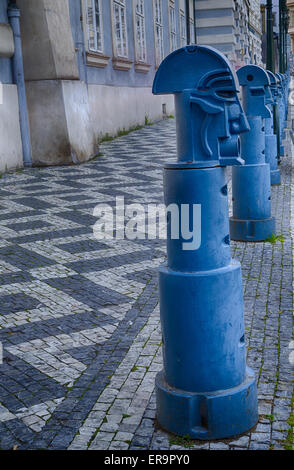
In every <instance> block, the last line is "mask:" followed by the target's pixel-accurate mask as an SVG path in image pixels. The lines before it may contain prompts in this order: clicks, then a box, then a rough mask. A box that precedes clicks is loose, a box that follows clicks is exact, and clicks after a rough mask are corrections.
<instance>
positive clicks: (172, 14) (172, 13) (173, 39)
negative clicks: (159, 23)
mask: <svg viewBox="0 0 294 470" xmlns="http://www.w3.org/2000/svg"><path fill="white" fill-rule="evenodd" d="M169 32H170V49H171V52H172V51H174V50H175V49H177V28H176V9H175V4H174V2H172V1H170V2H169Z"/></svg>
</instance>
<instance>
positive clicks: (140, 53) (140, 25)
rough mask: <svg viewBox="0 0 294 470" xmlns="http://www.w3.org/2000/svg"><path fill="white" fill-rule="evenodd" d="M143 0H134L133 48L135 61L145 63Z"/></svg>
mask: <svg viewBox="0 0 294 470" xmlns="http://www.w3.org/2000/svg"><path fill="white" fill-rule="evenodd" d="M144 3H145V2H144V0H135V46H136V60H137V61H138V62H144V63H146V61H147V53H146V35H145V12H144V6H145V5H144Z"/></svg>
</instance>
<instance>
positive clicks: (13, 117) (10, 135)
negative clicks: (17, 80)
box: [0, 85, 23, 172]
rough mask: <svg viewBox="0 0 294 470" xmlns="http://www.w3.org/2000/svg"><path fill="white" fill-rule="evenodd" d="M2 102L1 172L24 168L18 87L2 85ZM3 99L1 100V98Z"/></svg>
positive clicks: (0, 121)
mask: <svg viewBox="0 0 294 470" xmlns="http://www.w3.org/2000/svg"><path fill="white" fill-rule="evenodd" d="M2 96H3V103H2V104H1V102H0V172H5V171H8V170H13V169H16V168H21V167H23V153H22V141H21V134H20V126H19V105H18V96H17V87H16V85H2V93H0V97H2ZM0 99H1V98H0Z"/></svg>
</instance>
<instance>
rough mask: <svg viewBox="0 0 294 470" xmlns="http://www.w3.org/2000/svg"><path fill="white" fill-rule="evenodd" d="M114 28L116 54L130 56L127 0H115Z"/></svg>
mask: <svg viewBox="0 0 294 470" xmlns="http://www.w3.org/2000/svg"><path fill="white" fill-rule="evenodd" d="M113 28H114V49H115V56H117V57H125V58H126V57H128V39H127V21H126V1H125V0H113Z"/></svg>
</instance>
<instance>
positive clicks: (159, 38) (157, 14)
mask: <svg viewBox="0 0 294 470" xmlns="http://www.w3.org/2000/svg"><path fill="white" fill-rule="evenodd" d="M154 25H155V62H156V65H157V66H159V65H160V64H161V62H162V61H163V59H164V53H163V24H162V0H154Z"/></svg>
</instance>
